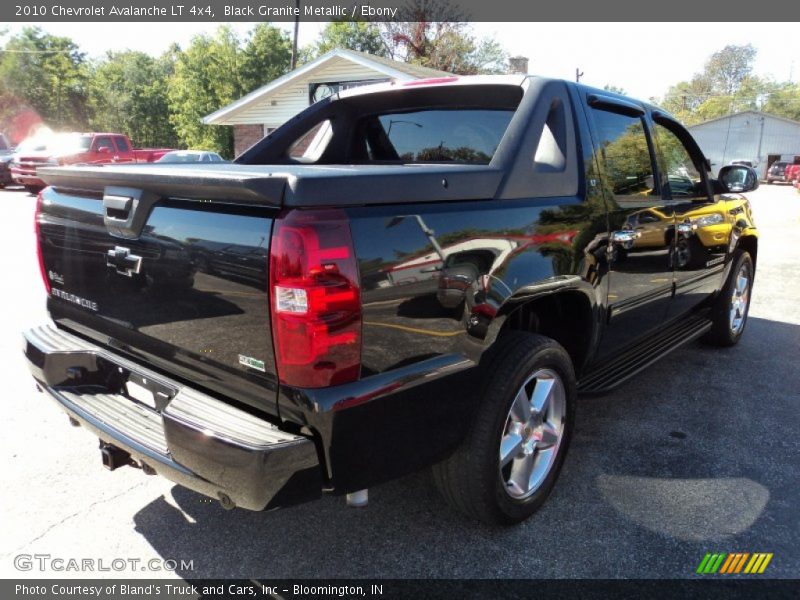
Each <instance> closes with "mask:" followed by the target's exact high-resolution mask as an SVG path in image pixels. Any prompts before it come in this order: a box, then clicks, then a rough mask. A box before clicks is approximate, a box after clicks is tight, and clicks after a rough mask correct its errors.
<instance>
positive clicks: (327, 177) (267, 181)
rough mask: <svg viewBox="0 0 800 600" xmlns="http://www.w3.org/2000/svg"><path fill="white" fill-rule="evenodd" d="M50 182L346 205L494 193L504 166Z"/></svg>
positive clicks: (75, 177) (90, 175)
mask: <svg viewBox="0 0 800 600" xmlns="http://www.w3.org/2000/svg"><path fill="white" fill-rule="evenodd" d="M38 174H39V175H40V177H41V178H42V179H43V180H44V181H45V182H46V183H47V184H48V185H52V186H54V187H55V188H57V189H58V188H60V189H64V190H81V191H90V192H96V193H100V194H102V193H103V191H104V190H105V188H106V187H109V186H112V187H126V188H136V189H141V190H145V191H149V192H153V193H155V194H158V195H159V196H170V197H173V198H191V199H201V200H220V201H225V202H236V203H243V204H257V205H268V206H291V207H295V206H331V205H337V206H345V205H358V204H392V203H406V202H441V201H446V200H479V199H487V198H493V197H494V196H495V193H496V192H497V188H498V186H499V185H500V182H501V180H502V178H503V172H502V171H501V170H499V169H495V168H492V167H489V166H484V165H442V164H429V165H427V164H414V165H274V166H273V165H264V166H261V165H259V166H253V165H239V164H234V163H230V164H227V163H226V164H221V165H209V164H208V163H206V164H197V165H171V164H162V165H158V164H137V165H110V166H102V167H98V166H93V167H52V168H43V169H39V170H38Z"/></svg>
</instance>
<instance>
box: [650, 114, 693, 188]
mask: <svg viewBox="0 0 800 600" xmlns="http://www.w3.org/2000/svg"><path fill="white" fill-rule="evenodd" d="M655 132H656V139H657V141H658V149H659V152H660V153H661V160H662V161H663V164H662V171H663V172H664V176H665V177H666V183H667V185H668V187H669V190H670V194H671V195H672V197H673V198H682V197H690V198H696V197H697V196H700V195H704V194H702V193H701V190H702V189H703V186H702V176H701V175H700V171H698V170H697V167H696V166H695V164H694V161H693V160H692V157H691V156H690V155H689V151H688V150H686V147H685V146H684V145H683V142H681V140H680V139H679V138H678V136H676V135H675V134H674V133H673V132H672V131H670V130H669V129H667V128H666V127H664V126H663V125H659V124H658V123H656V126H655Z"/></svg>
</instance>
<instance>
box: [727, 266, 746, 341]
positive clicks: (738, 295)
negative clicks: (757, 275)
mask: <svg viewBox="0 0 800 600" xmlns="http://www.w3.org/2000/svg"><path fill="white" fill-rule="evenodd" d="M749 303H750V266H749V265H748V264H746V263H745V264H743V265H742V266H741V267H740V268H739V272H738V273H737V274H736V280H735V282H734V284H733V291H732V292H731V306H730V313H729V324H730V328H731V332H733V334H734V335H739V333H740V332H741V331H742V328H743V327H744V321H745V319H746V318H747V306H748V304H749Z"/></svg>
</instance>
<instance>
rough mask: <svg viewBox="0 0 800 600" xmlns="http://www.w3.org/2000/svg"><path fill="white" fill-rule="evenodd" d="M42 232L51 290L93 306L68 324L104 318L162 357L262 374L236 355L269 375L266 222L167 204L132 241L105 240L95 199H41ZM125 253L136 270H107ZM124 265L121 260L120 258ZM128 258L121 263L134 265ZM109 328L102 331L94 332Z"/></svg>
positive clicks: (252, 214)
mask: <svg viewBox="0 0 800 600" xmlns="http://www.w3.org/2000/svg"><path fill="white" fill-rule="evenodd" d="M46 194H47V196H46V197H47V198H52V199H53V200H54V201H55V203H50V204H49V205H46V206H45V213H44V222H43V224H42V226H41V230H42V235H43V239H44V240H45V245H44V260H45V265H46V270H47V271H48V274H49V278H50V281H51V284H52V286H53V288H55V289H57V290H61V291H63V292H65V293H67V294H75V295H77V296H80V297H81V298H85V299H87V300H89V301H90V302H93V303H94V304H95V306H96V308H97V310H96V311H92V310H89V309H84V310H81V311H79V312H78V314H77V315H76V314H73V313H74V312H75V311H74V308H75V307H72V306H68V304H67V303H66V302H65V301H64V300H63V298H58V299H55V298H54V299H53V300H52V301H51V304H52V305H53V306H54V314H55V315H56V318H58V314H59V309H60V307H62V306H63V307H64V308H63V310H64V312H65V313H66V312H69V313H70V318H72V319H75V318H76V316H77V318H78V319H79V320H81V321H83V322H85V323H87V325H89V326H91V323H92V321H93V320H95V319H98V318H100V319H104V320H106V322H107V323H109V326H113V327H115V328H116V329H117V330H121V331H124V332H127V333H124V334H121V336H122V337H125V336H130V337H129V339H128V340H127V343H130V344H131V345H132V346H134V347H149V348H151V349H154V350H156V351H157V352H159V353H161V354H164V356H165V357H166V356H171V355H174V354H175V353H176V352H177V353H181V354H183V355H184V356H185V357H188V360H192V361H197V365H196V367H195V368H196V369H197V370H198V371H199V372H204V371H205V370H206V368H205V367H203V366H202V365H203V364H211V365H215V366H217V367H219V368H223V369H226V370H232V371H236V372H244V373H246V374H247V375H249V376H259V375H264V374H265V373H260V372H257V371H255V370H253V369H248V368H247V367H245V366H242V365H240V363H239V355H245V356H248V357H252V358H255V359H257V360H259V361H263V362H264V364H265V365H269V366H270V370H272V369H273V364H274V360H273V355H272V341H271V334H270V328H269V312H268V306H269V304H268V302H269V301H268V295H267V286H268V282H267V267H268V246H269V235H270V231H271V219H269V218H268V217H266V216H264V214H263V213H261V214H259V213H258V212H257V211H253V210H238V209H233V208H232V209H230V210H227V211H226V210H222V211H220V209H219V207H215V212H213V213H212V212H210V211H207V210H204V209H203V207H202V205H199V206H198V203H188V202H165V203H163V204H160V205H158V206H157V207H156V208H154V209H153V212H152V214H151V215H150V217H149V219H148V224H147V225H146V226H145V228H144V230H143V232H142V235H141V236H140V237H139V238H137V239H135V240H125V239H118V238H112V237H111V236H110V235H109V234H108V233H107V231H106V228H105V226H104V224H103V215H102V202H100V201H99V200H91V199H83V198H76V197H73V196H69V195H66V194H58V193H56V192H55V191H53V190H49V191H48V192H46ZM119 249H122V250H123V252H124V255H125V256H130V257H134V258H140V259H141V261H140V266H139V268H138V272H136V270H135V269H134V270H132V271H131V272H127V273H126V270H125V268H124V265H123V267H120V266H119V265H117V266H114V265H110V264H109V263H113V262H114V260H113V258H109V251H111V252H112V254H113V253H114V252H115V250H119ZM123 262H124V261H123ZM135 262H136V261H135V260H134V261H128V263H125V264H135ZM98 329H99V330H101V331H103V330H108V327H98Z"/></svg>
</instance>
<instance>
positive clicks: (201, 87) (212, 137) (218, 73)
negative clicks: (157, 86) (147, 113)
mask: <svg viewBox="0 0 800 600" xmlns="http://www.w3.org/2000/svg"><path fill="white" fill-rule="evenodd" d="M175 56H176V60H175V70H174V73H173V75H172V77H170V79H169V84H168V95H167V97H168V101H169V107H170V110H171V115H170V122H171V123H172V125H173V127H174V128H175V131H176V132H177V134H178V136H179V138H180V139H181V140H182V141H183V143H184V144H185V145H186V146H188V147H189V148H200V149H212V150H217V151H219V152H221V153H222V154H223V156H226V157H231V156H232V155H233V131H232V129H231V128H230V127H227V126H221V125H205V124H203V123H202V118H203V117H204V116H206V115H207V114H209V113H212V112H214V111H215V110H217V109H219V108H220V107H222V106H225V105H227V104H230V103H231V102H233V101H234V100H237V99H238V98H240V97H242V96H243V95H245V94H247V93H249V92H251V91H253V90H254V89H256V88H258V87H259V86H261V85H263V84H265V83H267V82H268V81H271V80H272V79H275V78H276V77H278V76H280V75H282V74H283V73H285V72H286V71H288V69H289V61H290V56H291V47H290V45H289V41H288V38H287V36H286V35H285V34H284V33H283V32H282V31H280V30H278V29H276V28H275V27H273V26H271V25H269V24H266V23H261V24H259V25H257V26H256V28H255V29H254V30H253V32H252V33H251V35H250V36H249V39H248V40H247V41H246V42H243V41H242V40H240V39H239V37H238V36H237V35H236V33H235V32H234V31H233V29H232V28H230V27H228V26H221V27H220V28H219V29H218V30H217V32H216V34H215V35H214V36H209V35H198V36H195V37H194V38H192V41H191V43H190V44H189V47H188V48H186V50H185V51H182V52H179V53H176V55H175Z"/></svg>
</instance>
